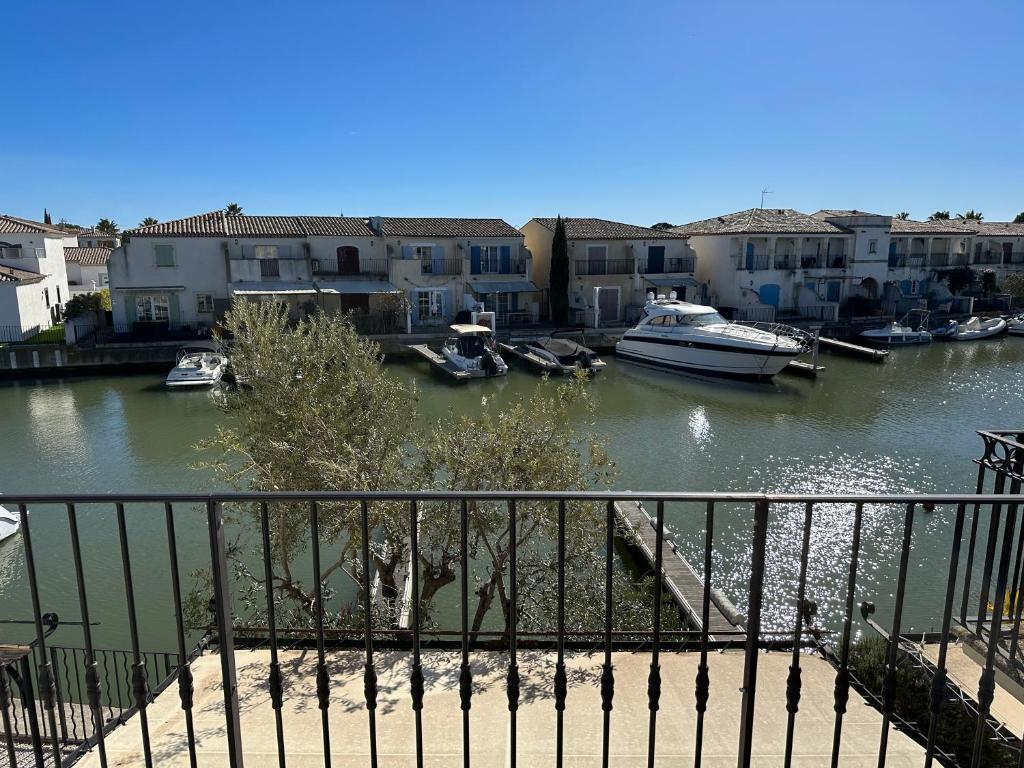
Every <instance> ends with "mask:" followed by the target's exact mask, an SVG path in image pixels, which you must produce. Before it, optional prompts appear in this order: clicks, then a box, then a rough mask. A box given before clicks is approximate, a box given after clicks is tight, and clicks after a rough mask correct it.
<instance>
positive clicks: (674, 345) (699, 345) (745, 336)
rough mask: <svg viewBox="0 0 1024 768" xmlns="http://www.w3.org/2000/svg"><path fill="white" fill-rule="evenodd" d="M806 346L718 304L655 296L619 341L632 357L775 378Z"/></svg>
mask: <svg viewBox="0 0 1024 768" xmlns="http://www.w3.org/2000/svg"><path fill="white" fill-rule="evenodd" d="M804 351H805V347H804V345H803V344H801V343H800V342H799V341H797V340H796V339H794V338H790V337H788V336H784V335H778V334H776V333H772V332H771V331H765V330H760V329H758V328H752V327H750V326H747V325H741V324H739V323H730V322H729V321H728V320H726V319H725V318H723V317H722V316H721V315H720V314H718V311H717V310H715V309H714V308H713V307H705V306H701V305H699V304H689V303H687V302H685V301H677V300H676V299H674V298H672V299H665V298H664V297H659V298H658V299H654V298H653V295H651V297H650V298H648V301H647V304H646V306H644V314H643V317H642V318H641V319H640V322H639V323H637V324H636V326H635V327H633V328H631V329H630V330H629V331H627V332H626V334H625V335H624V336H623V337H622V339H621V341H619V342H618V343H617V344H616V345H615V353H616V354H617V355H618V356H620V357H622V358H624V359H626V360H629V361H631V362H635V363H641V364H646V365H652V366H656V367H659V368H667V369H670V370H675V371H681V372H684V373H694V374H700V375H705V376H725V377H728V378H738V379H755V380H764V379H770V378H771V377H772V376H774V375H775V374H776V373H778V372H779V371H781V370H782V369H783V368H785V367H786V365H787V364H788V363H789V361H790V360H792V359H793V358H795V357H796V356H797V355H799V354H801V353H802V352H804Z"/></svg>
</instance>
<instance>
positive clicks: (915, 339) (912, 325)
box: [860, 309, 932, 346]
mask: <svg viewBox="0 0 1024 768" xmlns="http://www.w3.org/2000/svg"><path fill="white" fill-rule="evenodd" d="M930 315H931V313H930V312H928V311H927V310H920V309H917V310H911V311H910V312H908V313H907V314H906V315H904V316H903V317H902V318H900V319H899V320H896V321H893V322H892V323H890V324H889V325H886V326H884V327H882V328H871V329H870V330H867V331H861V334H860V335H861V336H863V337H864V338H865V339H868V340H869V341H874V342H877V343H879V344H887V345H888V346H896V345H902V344H928V343H930V342H931V340H932V334H931V332H929V330H928V317H929V316H930Z"/></svg>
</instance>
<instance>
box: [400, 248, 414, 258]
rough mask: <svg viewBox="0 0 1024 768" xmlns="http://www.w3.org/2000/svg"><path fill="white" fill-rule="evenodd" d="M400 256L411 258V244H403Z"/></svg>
mask: <svg viewBox="0 0 1024 768" xmlns="http://www.w3.org/2000/svg"><path fill="white" fill-rule="evenodd" d="M402 258H403V259H411V258H412V246H411V245H403V246H402Z"/></svg>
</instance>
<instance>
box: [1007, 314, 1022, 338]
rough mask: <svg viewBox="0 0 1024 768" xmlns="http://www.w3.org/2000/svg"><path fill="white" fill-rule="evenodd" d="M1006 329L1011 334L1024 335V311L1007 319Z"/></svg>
mask: <svg viewBox="0 0 1024 768" xmlns="http://www.w3.org/2000/svg"><path fill="white" fill-rule="evenodd" d="M1006 330H1007V332H1008V333H1009V334H1010V335H1011V336H1024V313H1021V314H1019V315H1017V316H1016V317H1011V318H1010V319H1009V320H1007V321H1006Z"/></svg>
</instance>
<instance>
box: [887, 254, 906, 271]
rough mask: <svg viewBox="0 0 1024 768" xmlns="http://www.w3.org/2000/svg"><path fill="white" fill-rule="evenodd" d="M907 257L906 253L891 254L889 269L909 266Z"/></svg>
mask: <svg viewBox="0 0 1024 768" xmlns="http://www.w3.org/2000/svg"><path fill="white" fill-rule="evenodd" d="M907 258H908V257H907V254H905V253H891V254H889V269H897V268H899V267H905V266H907Z"/></svg>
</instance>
